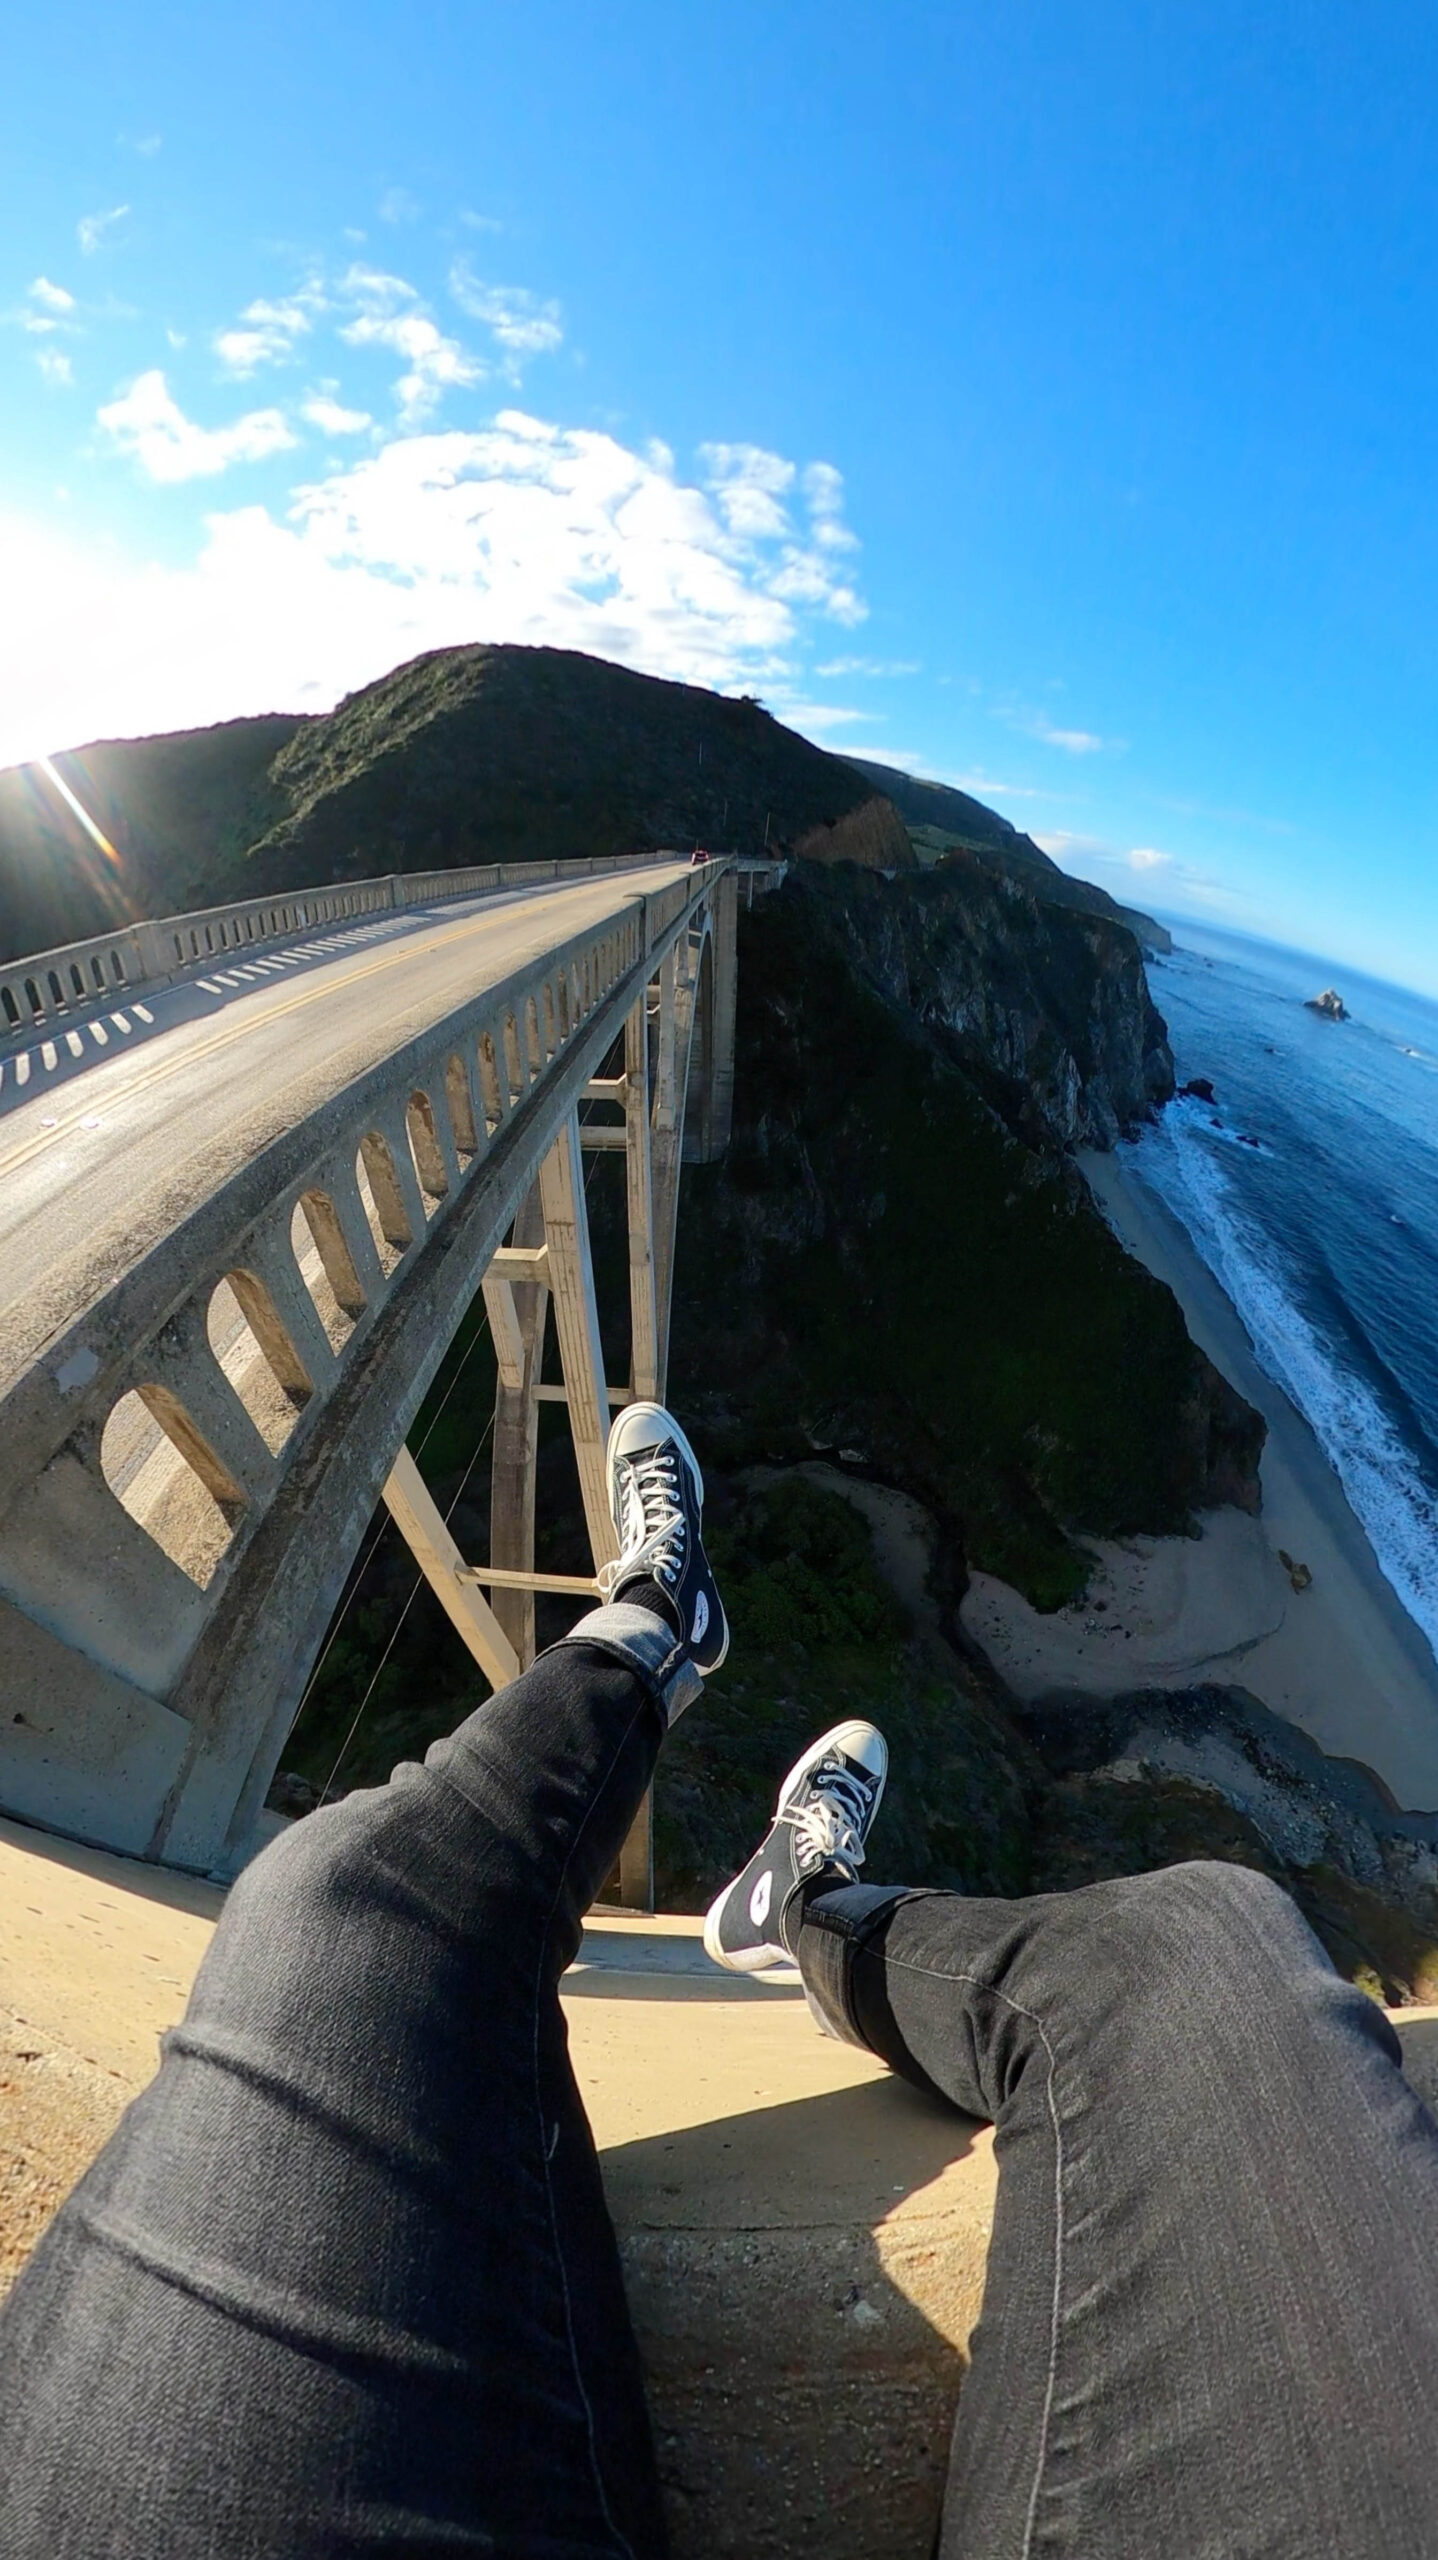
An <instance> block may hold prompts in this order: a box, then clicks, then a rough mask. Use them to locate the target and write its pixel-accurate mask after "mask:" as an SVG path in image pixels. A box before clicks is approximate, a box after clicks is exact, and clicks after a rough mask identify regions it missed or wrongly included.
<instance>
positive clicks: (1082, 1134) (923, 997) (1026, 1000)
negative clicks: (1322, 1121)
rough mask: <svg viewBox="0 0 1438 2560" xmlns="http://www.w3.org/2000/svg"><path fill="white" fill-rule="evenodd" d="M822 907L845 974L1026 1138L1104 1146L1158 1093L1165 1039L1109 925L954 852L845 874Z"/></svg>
mask: <svg viewBox="0 0 1438 2560" xmlns="http://www.w3.org/2000/svg"><path fill="white" fill-rule="evenodd" d="M815 894H816V892H815V891H814V889H812V888H811V890H810V895H811V896H812V895H815ZM824 903H825V909H826V918H827V922H828V924H829V927H830V930H831V931H832V932H833V934H834V936H835V938H836V940H837V941H838V943H839V944H840V946H841V947H842V949H843V951H844V952H845V954H846V956H847V957H848V959H849V961H850V962H851V964H852V966H853V968H854V970H855V971H856V973H857V975H858V976H859V977H860V978H861V979H862V980H863V981H864V982H865V983H866V984H868V985H869V986H871V987H873V988H874V990H875V992H876V993H877V994H879V995H880V996H882V997H883V998H884V1000H885V1001H886V1003H887V1004H888V1005H889V1006H890V1008H891V1010H892V1011H893V1013H894V1015H895V1016H896V1018H901V1019H903V1020H905V1021H907V1022H909V1023H911V1024H913V1025H915V1026H917V1027H919V1028H920V1029H922V1030H923V1031H925V1032H926V1033H928V1034H929V1035H930V1036H931V1037H932V1038H933V1039H934V1040H935V1042H936V1043H937V1044H938V1045H939V1046H940V1047H941V1048H942V1049H943V1050H944V1051H945V1052H946V1053H947V1054H948V1055H949V1056H951V1057H952V1058H953V1060H954V1061H955V1063H956V1064H957V1065H959V1066H960V1067H962V1068H963V1069H964V1071H965V1073H966V1074H967V1075H968V1076H969V1077H970V1078H971V1079H972V1080H973V1081H974V1082H975V1084H976V1085H977V1086H978V1087H979V1088H980V1089H981V1090H982V1091H983V1092H984V1093H985V1095H986V1096H987V1097H988V1098H989V1099H991V1100H992V1101H993V1103H994V1106H995V1108H996V1109H997V1110H998V1111H999V1114H1000V1116H1001V1118H1002V1119H1003V1120H1004V1121H1005V1123H1006V1125H1007V1126H1009V1127H1010V1128H1012V1129H1014V1131H1015V1132H1016V1134H1018V1135H1020V1136H1023V1137H1026V1138H1027V1139H1028V1140H1029V1141H1030V1143H1032V1144H1034V1145H1036V1146H1040V1147H1043V1146H1048V1147H1051V1148H1064V1147H1072V1146H1097V1147H1111V1146H1112V1145H1113V1143H1114V1141H1115V1139H1116V1138H1118V1137H1119V1136H1120V1135H1121V1134H1124V1133H1126V1132H1132V1130H1133V1129H1134V1127H1135V1126H1136V1125H1137V1124H1138V1123H1139V1122H1140V1121H1142V1120H1145V1119H1147V1118H1148V1117H1149V1116H1150V1114H1151V1113H1152V1112H1153V1110H1154V1109H1155V1108H1156V1107H1157V1106H1158V1105H1159V1104H1161V1103H1164V1102H1167V1101H1168V1100H1169V1099H1170V1097H1171V1096H1172V1093H1173V1090H1174V1074H1173V1056H1172V1053H1171V1051H1170V1049H1169V1045H1168V1034H1167V1032H1166V1030H1165V1027H1164V1023H1163V1019H1162V1016H1161V1015H1160V1014H1159V1013H1158V1011H1157V1009H1156V1007H1155V1005H1154V1003H1153V1001H1152V998H1151V996H1150V994H1149V990H1148V981H1147V978H1146V976H1145V974H1144V967H1143V961H1142V958H1141V957H1140V954H1139V951H1138V947H1137V944H1136V942H1135V940H1134V937H1133V935H1132V934H1131V933H1129V932H1128V931H1127V930H1126V928H1124V927H1123V926H1122V925H1120V924H1119V923H1117V921H1110V920H1108V919H1105V918H1103V917H1099V916H1094V915H1089V914H1087V913H1086V912H1084V911H1082V910H1076V909H1073V908H1071V907H1068V906H1065V905H1056V904H1054V902H1053V901H1052V899H1051V898H1050V897H1049V896H1048V895H1047V894H1046V892H1045V891H1044V890H1043V889H1042V888H1041V887H1039V886H1037V885H1031V884H1029V883H1027V882H1025V881H1022V880H1019V879H1014V878H1002V877H996V876H995V875H994V874H993V873H992V872H990V871H988V870H986V869H985V868H984V866H983V865H982V864H981V863H980V862H979V861H978V860H977V859H976V858H975V857H974V856H972V855H968V854H964V853H955V854H952V855H951V856H950V857H949V858H948V859H947V860H946V861H945V862H944V863H943V864H942V866H940V867H939V868H938V869H936V870H933V871H928V872H924V873H921V874H920V875H919V876H917V877H914V878H909V877H902V878H892V879H856V878H853V877H849V878H847V879H846V880H845V881H844V883H843V885H842V887H838V886H835V887H832V888H831V889H830V891H829V894H828V896H827V899H826V900H825V902H824Z"/></svg>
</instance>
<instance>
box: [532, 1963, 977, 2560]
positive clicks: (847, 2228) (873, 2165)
mask: <svg viewBox="0 0 1438 2560" xmlns="http://www.w3.org/2000/svg"><path fill="white" fill-rule="evenodd" d="M698 1931H699V1923H698V1921H693V1920H669V1921H660V1922H657V1923H656V1922H652V1921H650V1922H645V1921H627V1920H620V1919H618V1918H616V1919H613V1920H597V1921H596V1923H595V1925H594V1926H593V1927H592V1929H591V1931H590V1933H589V1937H588V1938H587V1940H586V1954H590V1953H591V1950H592V1956H593V1961H592V1963H591V1966H590V1968H589V1969H587V1970H585V1969H581V1968H576V1970H575V1971H574V1972H573V1973H572V1974H571V1975H570V1977H569V1981H568V1985H567V1989H566V1995H565V2008H566V2011H567V2014H568V2018H569V2028H570V2043H571V2050H572V2052H573V2056H574V2062H575V2069H576V2072H577V2075H578V2078H579V2083H580V2087H581V2089H582V2090H583V2092H584V2098H585V2104H586V2105H587V2107H588V2109H589V2113H590V2118H591V2121H592V2123H593V2125H594V2129H595V2136H596V2139H597V2141H598V2143H599V2146H600V2151H601V2155H602V2159H603V2165H604V2179H605V2185H606V2188H607V2190H608V2194H609V2201H610V2206H611V2209H612V2211H613V2214H614V2219H615V2223H616V2226H617V2228H618V2231H619V2235H620V2243H621V2247H622V2250H623V2254H624V2265H625V2274H626V2278H627V2282H628V2288H629V2298H630V2305H631V2308H632V2310H633V2314H634V2321H635V2326H636V2328H637V2330H638V2333H639V2343H640V2349H641V2352H642V2354H643V2357H644V2362H645V2368H646V2372H647V2375H648V2381H649V2394H650V2403H651V2407H652V2409H653V2413H654V2422H655V2427H656V2431H657V2433H658V2437H659V2447H660V2463H661V2468H662V2471H663V2474H664V2481H665V2487H666V2491H667V2493H668V2499H669V2506H670V2516H671V2523H672V2528H673V2533H674V2542H675V2551H676V2560H710V2555H719V2554H724V2555H726V2560H728V2555H731V2554H732V2555H734V2560H739V2555H741V2554H742V2555H744V2560H751V2555H754V2554H757V2553H760V2552H762V2553H763V2554H764V2555H765V2560H789V2555H790V2554H793V2555H795V2560H798V2555H799V2554H801V2553H802V2554H804V2555H806V2560H808V2555H812V2553H813V2551H814V2550H815V2548H816V2546H818V2547H822V2549H823V2550H824V2552H825V2554H826V2555H827V2560H868V2556H869V2555H872V2560H910V2555H912V2560H929V2553H930V2550H931V2548H932V2544H933V2536H934V2528H935V2525H936V2523H937V2520H938V2513H939V2506H940V2501H941V2498H942V2494H943V2481H944V2472H945V2467H946V2461H947V2453H948V2439H949V2433H950V2430H951V2428H952V2424H953V2414H954V2408H955V2404H956V2402H957V2399H958V2392H959V2383H960V2380H961V2377H962V2372H963V2365H964V2349H965V2347H966V2344H967V2341H968V2337H969V2333H970V2331H971V2329H972V2328H973V2325H974V2322H975V2320H976V2319H977V2317H978V2311H979V2304H980V2302H981V2299H982V2296H983V2283H984V2265H985V2259H986V2256H987V2251H988V2240H989V2232H990V2229H991V2226H992V2220H993V2199H994V2185H995V2170H994V2159H993V2140H992V2135H991V2133H990V2132H989V2130H988V2129H987V2127H980V2126H977V2125H975V2124H972V2123H971V2122H970V2121H969V2120H968V2119H967V2118H966V2117H962V2116H958V2115H955V2114H953V2113H952V2112H951V2111H950V2110H948V2109H947V2108H943V2107H940V2106H938V2105H937V2104H934V2103H931V2102H929V2101H927V2100H925V2099H924V2098H922V2097H921V2096H919V2095H918V2093H917V2092H915V2091H913V2090H910V2089H907V2088H905V2087H904V2086H903V2085H902V2084H901V2083H900V2082H898V2081H896V2080H894V2079H893V2078H892V2077H891V2075H890V2074H889V2073H888V2072H887V2071H885V2069H884V2068H883V2066H882V2064H879V2063H876V2062H874V2061H872V2060H871V2059H870V2058H869V2057H868V2056H867V2055H865V2054H861V2053H857V2052H855V2051H854V2050H853V2049H852V2047H850V2046H847V2045H839V2044H834V2043H832V2042H831V2041H830V2039H829V2038H828V2037H826V2036H824V2035H822V2034H821V2033H820V2031H819V2029H818V2028H817V2027H816V2026H815V2024H814V2021H813V2019H812V2018H811V2017H810V2015H809V2011H808V2009H807V2007H806V2005H805V2003H804V1999H803V1996H802V1993H801V1992H800V1991H799V1990H798V1988H797V1986H794V1987H789V1986H781V1987H778V1988H770V1987H767V1986H765V1985H764V1984H761V1983H755V1984H752V1985H750V1984H745V1983H741V1982H737V1981H735V1980H733V1979H732V1978H731V1977H726V1976H723V1975H716V1974H714V1973H713V1972H712V1971H710V1970H709V1969H708V1968H707V1966H705V1959H704V1956H703V1953H702V1950H701V1949H700V1947H699V1944H698ZM696 1959H697V1964H698V1965H699V1966H705V1971H704V1973H703V1974H700V1973H699V1972H698V1971H697V1970H696V1969H695V1960H696ZM641 1965H642V1966H644V1967H645V1968H646V1969H644V1970H640V1969H639V1968H640V1966H641Z"/></svg>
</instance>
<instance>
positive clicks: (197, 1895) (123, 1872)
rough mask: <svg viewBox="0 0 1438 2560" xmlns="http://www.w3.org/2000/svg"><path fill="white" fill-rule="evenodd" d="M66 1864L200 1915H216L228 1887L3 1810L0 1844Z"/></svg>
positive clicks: (70, 1868) (126, 1890) (122, 1890)
mask: <svg viewBox="0 0 1438 2560" xmlns="http://www.w3.org/2000/svg"><path fill="white" fill-rule="evenodd" d="M3 1848H9V1849H14V1850H16V1851H18V1852H20V1853H21V1854H22V1855H23V1856H24V1857H26V1858H35V1859H38V1860H40V1861H42V1862H43V1863H46V1864H48V1865H50V1866H55V1867H63V1868H64V1869H65V1870H66V1872H67V1873H68V1874H71V1875H77V1876H85V1877H88V1878H89V1879H91V1881H93V1882H94V1883H96V1884H104V1885H109V1886H110V1887H112V1888H113V1889H114V1890H115V1891H117V1892H119V1893H124V1894H128V1895H130V1896H132V1897H133V1899H135V1900H136V1901H139V1902H153V1903H158V1904H161V1905H162V1906H163V1907H164V1909H165V1910H167V1911H188V1912H190V1913H192V1914H193V1916H194V1917H195V1918H196V1919H197V1920H218V1918H219V1916H220V1913H221V1911H222V1910H223V1908H224V1901H225V1888H224V1886H223V1885H220V1884H211V1883H210V1882H209V1881H208V1879H207V1878H206V1877H204V1876H194V1875H185V1874H183V1873H182V1872H181V1870H180V1869H179V1868H177V1867H154V1866H151V1865H149V1864H148V1862H147V1861H146V1860H145V1859H143V1858H126V1857H122V1856H120V1854H119V1853H118V1851H116V1850H113V1849H92V1848H89V1847H87V1846H86V1844H85V1842H84V1841H81V1840H64V1839H62V1838H61V1837H60V1835H59V1834H58V1833H57V1832H54V1831H39V1830H36V1829H35V1828H33V1826H32V1825H31V1824H30V1823H28V1822H16V1821H15V1820H13V1819H12V1817H11V1816H10V1815H8V1814H0V1849H3Z"/></svg>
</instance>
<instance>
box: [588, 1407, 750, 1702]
mask: <svg viewBox="0 0 1438 2560" xmlns="http://www.w3.org/2000/svg"><path fill="white" fill-rule="evenodd" d="M607 1464H608V1469H609V1508H610V1511H611V1513H612V1515H613V1519H614V1526H615V1529H616V1531H617V1532H618V1536H619V1555H618V1559H617V1561H616V1562H615V1563H613V1564H607V1565H606V1566H605V1567H604V1569H603V1572H602V1573H601V1575H600V1583H601V1587H602V1589H603V1592H604V1596H605V1598H606V1599H607V1600H617V1599H619V1598H620V1597H621V1596H622V1594H623V1592H624V1590H625V1588H626V1586H627V1585H628V1584H630V1583H633V1582H639V1581H645V1580H647V1581H651V1582H656V1583H657V1584H658V1586H659V1589H660V1591H661V1592H662V1593H663V1594H664V1597H665V1599H666V1600H667V1601H669V1603H670V1604H671V1607H672V1610H673V1615H674V1621H675V1631H676V1633H677V1634H678V1636H679V1638H680V1641H681V1642H682V1644H683V1645H684V1648H685V1650H686V1652H687V1653H688V1655H689V1658H690V1660H691V1661H692V1663H693V1665H694V1668H695V1670H696V1671H701V1672H703V1674H704V1675H705V1677H706V1679H707V1677H708V1675H709V1673H710V1672H711V1671H717V1670H718V1668H719V1665H720V1663H721V1662H722V1661H723V1659H724V1656H725V1654H726V1653H727V1652H728V1650H729V1621H728V1619H727V1618H726V1617H725V1615H724V1603H723V1601H722V1600H721V1599H720V1597H719V1591H718V1587H717V1585H716V1583H715V1580H714V1576H713V1574H712V1573H711V1571H710V1569H709V1559H708V1557H707V1556H706V1554H705V1553H704V1541H703V1539H702V1537H701V1536H700V1523H701V1520H702V1517H703V1511H704V1478H703V1477H702V1475H701V1474H700V1472H699V1461H698V1459H697V1458H696V1457H695V1455H694V1452H693V1450H692V1449H691V1448H690V1446H689V1443H688V1441H687V1440H686V1439H685V1437H684V1434H683V1432H682V1431H681V1430H680V1428H679V1425H678V1423H677V1422H676V1421H675V1419H674V1416H673V1415H672V1414H671V1413H666V1412H665V1410H664V1407H663V1405H662V1404H627V1405H625V1406H624V1407H623V1409H622V1411H621V1412H620V1413H618V1414H617V1415H616V1417H615V1420H614V1426H613V1429H612V1430H611V1432H610V1434H609V1447H608V1451H607Z"/></svg>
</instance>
